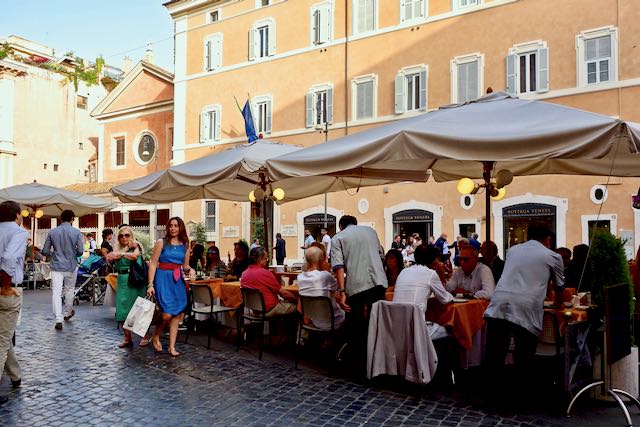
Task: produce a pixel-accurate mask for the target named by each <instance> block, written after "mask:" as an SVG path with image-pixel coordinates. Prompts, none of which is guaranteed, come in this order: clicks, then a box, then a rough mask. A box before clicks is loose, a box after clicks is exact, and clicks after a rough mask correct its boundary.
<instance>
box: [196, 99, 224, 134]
mask: <svg viewBox="0 0 640 427" xmlns="http://www.w3.org/2000/svg"><path fill="white" fill-rule="evenodd" d="M220 118H221V117H220V106H219V105H215V106H213V107H207V108H205V109H204V110H203V111H202V113H200V142H201V143H205V142H214V141H220Z"/></svg>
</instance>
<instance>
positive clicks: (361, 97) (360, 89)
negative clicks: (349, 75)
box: [351, 76, 377, 120]
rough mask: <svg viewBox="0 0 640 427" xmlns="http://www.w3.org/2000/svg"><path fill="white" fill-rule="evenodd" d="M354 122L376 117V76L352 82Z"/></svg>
mask: <svg viewBox="0 0 640 427" xmlns="http://www.w3.org/2000/svg"><path fill="white" fill-rule="evenodd" d="M351 87H352V91H353V105H352V111H353V114H354V119H355V120H362V119H369V118H372V117H375V116H376V88H377V78H376V76H364V77H359V78H357V79H354V80H353V82H352V86H351Z"/></svg>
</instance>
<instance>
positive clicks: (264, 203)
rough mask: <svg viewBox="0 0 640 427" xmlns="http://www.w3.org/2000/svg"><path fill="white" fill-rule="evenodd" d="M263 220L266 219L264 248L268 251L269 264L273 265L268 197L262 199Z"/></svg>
mask: <svg viewBox="0 0 640 427" xmlns="http://www.w3.org/2000/svg"><path fill="white" fill-rule="evenodd" d="M262 220H263V221H264V227H262V228H263V229H264V248H265V250H266V251H267V257H268V259H269V265H271V250H270V248H271V246H269V225H268V222H267V198H266V197H265V198H263V199H262Z"/></svg>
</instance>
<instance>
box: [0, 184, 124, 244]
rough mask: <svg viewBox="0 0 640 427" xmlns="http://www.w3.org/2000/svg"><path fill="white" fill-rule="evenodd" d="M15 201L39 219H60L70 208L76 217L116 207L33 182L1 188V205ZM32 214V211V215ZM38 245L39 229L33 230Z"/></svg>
mask: <svg viewBox="0 0 640 427" xmlns="http://www.w3.org/2000/svg"><path fill="white" fill-rule="evenodd" d="M9 200H10V201H14V202H16V203H19V204H20V206H21V207H22V208H23V209H25V210H26V211H27V212H26V213H28V215H26V216H29V215H30V214H31V213H32V214H33V216H34V217H35V219H36V220H37V219H38V218H40V217H43V216H46V217H59V216H60V214H61V213H62V211H64V210H66V209H70V210H72V211H73V213H74V214H76V216H82V215H87V214H92V213H97V212H107V211H109V210H111V209H112V208H113V207H114V205H113V203H112V202H111V201H109V200H105V199H101V198H99V197H94V196H88V195H86V194H83V193H78V192H76V191H71V190H64V189H62V188H56V187H51V186H49V185H44V184H40V183H38V182H35V181H34V182H32V183H29V184H20V185H14V186H13V187H7V188H3V189H0V202H4V201H9ZM29 211H31V212H30V213H29ZM31 229H32V238H33V244H35V229H36V227H35V226H32V227H31Z"/></svg>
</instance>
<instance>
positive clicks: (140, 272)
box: [129, 258, 149, 288]
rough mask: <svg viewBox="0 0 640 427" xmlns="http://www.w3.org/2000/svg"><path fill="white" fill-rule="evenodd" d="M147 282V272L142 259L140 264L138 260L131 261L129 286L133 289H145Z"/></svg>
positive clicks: (145, 264)
mask: <svg viewBox="0 0 640 427" xmlns="http://www.w3.org/2000/svg"><path fill="white" fill-rule="evenodd" d="M148 280H149V272H148V269H147V263H146V262H145V260H144V258H143V259H142V264H139V263H138V260H136V261H131V264H130V266H129V286H132V287H134V288H142V287H146V286H147V281H148Z"/></svg>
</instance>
